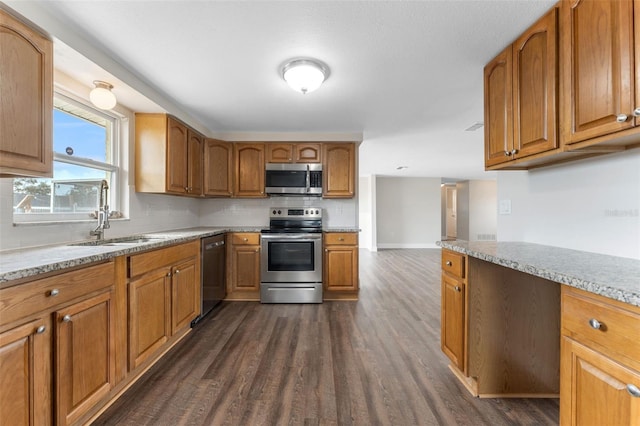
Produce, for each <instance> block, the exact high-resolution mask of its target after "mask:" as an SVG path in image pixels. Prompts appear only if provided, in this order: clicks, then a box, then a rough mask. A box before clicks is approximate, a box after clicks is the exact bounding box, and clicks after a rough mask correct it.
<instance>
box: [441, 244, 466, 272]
mask: <svg viewBox="0 0 640 426" xmlns="http://www.w3.org/2000/svg"><path fill="white" fill-rule="evenodd" d="M464 262H465V255H463V254H460V253H455V252H453V251H449V250H442V270H443V271H444V272H448V273H449V274H452V275H455V276H456V277H460V278H464V275H465V274H464Z"/></svg>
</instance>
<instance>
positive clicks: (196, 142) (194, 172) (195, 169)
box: [187, 130, 204, 196]
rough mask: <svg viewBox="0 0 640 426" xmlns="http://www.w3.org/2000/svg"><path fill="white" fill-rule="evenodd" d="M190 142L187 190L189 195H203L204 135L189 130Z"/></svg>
mask: <svg viewBox="0 0 640 426" xmlns="http://www.w3.org/2000/svg"><path fill="white" fill-rule="evenodd" d="M187 133H188V135H189V144H188V163H189V164H188V167H187V168H188V171H189V177H188V185H187V192H188V193H189V195H195V196H200V195H202V179H203V172H202V167H203V163H202V155H203V153H204V138H203V137H202V135H200V134H198V133H196V132H194V131H192V130H189V131H188V132H187Z"/></svg>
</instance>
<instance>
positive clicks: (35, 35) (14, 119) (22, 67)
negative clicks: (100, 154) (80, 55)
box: [0, 9, 53, 177]
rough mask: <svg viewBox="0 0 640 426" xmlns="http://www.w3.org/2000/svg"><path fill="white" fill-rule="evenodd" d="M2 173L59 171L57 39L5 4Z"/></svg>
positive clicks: (0, 69) (0, 26) (1, 25)
mask: <svg viewBox="0 0 640 426" xmlns="http://www.w3.org/2000/svg"><path fill="white" fill-rule="evenodd" d="M0 52H2V61H0V75H1V76H2V84H0V99H2V105H3V107H2V108H1V109H0V177H19V176H39V177H51V176H52V175H53V154H52V151H53V142H52V132H53V114H52V111H53V44H52V42H51V40H49V39H48V38H47V37H45V36H43V35H42V34H40V33H39V32H37V31H35V30H34V29H33V28H31V27H30V26H29V25H27V24H25V23H23V22H22V21H20V20H18V19H17V18H15V17H14V16H12V15H11V14H9V13H8V12H6V11H4V10H1V9H0Z"/></svg>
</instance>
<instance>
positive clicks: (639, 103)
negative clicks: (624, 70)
mask: <svg viewBox="0 0 640 426" xmlns="http://www.w3.org/2000/svg"><path fill="white" fill-rule="evenodd" d="M633 14H634V18H633V19H634V23H635V25H634V26H633V27H634V29H635V37H634V41H635V49H634V50H635V52H636V57H635V70H636V84H635V85H636V103H635V105H634V107H635V108H634V110H633V111H634V115H635V125H636V126H640V47H638V44H640V0H635V2H634V3H633Z"/></svg>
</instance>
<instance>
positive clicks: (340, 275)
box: [323, 246, 358, 291]
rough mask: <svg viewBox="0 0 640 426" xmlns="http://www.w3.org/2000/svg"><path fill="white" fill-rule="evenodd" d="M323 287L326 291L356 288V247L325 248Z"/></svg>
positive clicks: (352, 289) (355, 289)
mask: <svg viewBox="0 0 640 426" xmlns="http://www.w3.org/2000/svg"><path fill="white" fill-rule="evenodd" d="M324 254H325V259H324V262H325V274H324V277H323V280H324V283H325V289H326V290H328V291H357V290H358V248H357V247H352V246H328V247H326V248H325V251H324Z"/></svg>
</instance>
